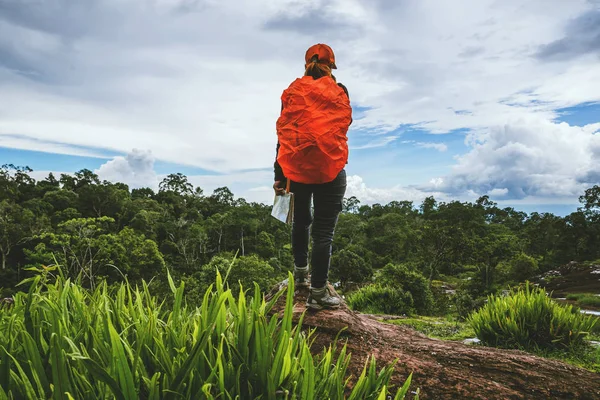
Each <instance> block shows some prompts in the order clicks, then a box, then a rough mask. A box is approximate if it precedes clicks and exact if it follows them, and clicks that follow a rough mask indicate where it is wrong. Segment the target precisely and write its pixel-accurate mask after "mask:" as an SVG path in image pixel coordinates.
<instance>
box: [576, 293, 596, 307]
mask: <svg viewBox="0 0 600 400" xmlns="http://www.w3.org/2000/svg"><path fill="white" fill-rule="evenodd" d="M578 303H579V305H581V306H584V307H586V306H588V307H600V297H599V296H596V295H588V296H584V297H582V298H580V299H579V300H578Z"/></svg>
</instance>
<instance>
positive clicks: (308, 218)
mask: <svg viewBox="0 0 600 400" xmlns="http://www.w3.org/2000/svg"><path fill="white" fill-rule="evenodd" d="M290 191H291V192H292V193H294V223H293V226H292V252H293V253H294V263H295V264H296V266H297V267H304V266H306V265H308V241H309V232H310V228H311V224H312V257H311V266H312V271H311V282H310V284H311V286H312V287H315V288H321V287H323V286H325V284H326V283H327V278H328V276H329V263H330V260H331V243H332V242H333V234H334V231H335V226H336V224H337V221H338V216H339V214H340V212H341V211H342V202H343V200H344V195H345V194H346V171H345V170H342V172H340V173H339V175H338V176H337V177H336V178H335V179H334V180H333V181H332V182H329V183H323V184H316V185H307V184H302V183H295V182H292V184H291V187H290ZM311 199H313V202H314V219H313V216H312V215H311V207H310V206H311Z"/></svg>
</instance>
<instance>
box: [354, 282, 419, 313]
mask: <svg viewBox="0 0 600 400" xmlns="http://www.w3.org/2000/svg"><path fill="white" fill-rule="evenodd" d="M347 301H348V305H349V306H350V308H352V309H353V310H358V311H361V312H363V313H369V314H389V315H403V314H406V315H410V314H414V311H415V310H414V302H413V298H412V296H411V294H410V292H406V291H404V290H402V289H400V288H397V287H396V288H394V287H391V286H382V285H369V286H365V287H362V288H360V289H359V290H357V291H356V292H353V293H352V294H350V295H349V296H348V299H347Z"/></svg>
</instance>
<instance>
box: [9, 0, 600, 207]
mask: <svg viewBox="0 0 600 400" xmlns="http://www.w3.org/2000/svg"><path fill="white" fill-rule="evenodd" d="M315 43H327V44H329V45H330V46H331V47H332V48H333V50H334V52H335V55H336V64H337V66H338V69H337V70H336V71H335V75H336V77H337V79H338V81H340V82H343V83H344V84H345V85H346V86H347V87H348V90H349V93H350V99H351V105H352V107H353V117H354V122H353V124H352V126H351V128H350V131H349V133H348V137H349V144H350V160H349V164H348V167H347V172H348V189H347V196H348V197H349V196H356V197H358V198H359V200H361V202H362V203H363V204H373V203H382V204H385V203H387V202H389V201H392V200H411V201H414V202H415V204H419V203H420V202H421V201H422V200H423V199H424V198H425V197H427V196H434V197H435V198H436V199H439V200H441V201H451V200H460V201H473V200H475V199H476V198H478V197H479V196H482V195H488V196H490V198H491V199H492V200H493V201H496V202H498V203H499V204H500V205H501V206H502V205H505V206H511V207H515V208H517V209H520V210H523V211H526V212H533V211H538V212H554V213H556V214H561V215H564V214H567V213H569V212H571V211H575V210H576V208H577V206H578V197H579V196H580V195H581V194H583V192H584V191H585V189H587V188H589V187H592V186H593V185H595V184H599V183H600V0H568V1H565V0H501V1H497V0H463V1H461V2H458V3H457V2H448V1H445V0H395V1H394V0H330V1H325V0H302V1H297V0H253V1H243V0H78V1H72V0H0V93H1V96H0V160H1V161H0V163H2V164H4V163H12V164H15V165H20V166H25V165H27V166H29V167H31V168H32V169H34V176H35V177H36V178H43V177H45V176H46V175H47V174H48V172H50V171H52V172H55V173H73V172H75V171H78V170H80V169H83V168H87V169H90V170H93V171H95V172H96V173H98V174H99V176H100V177H101V178H102V179H106V180H110V181H121V182H125V183H127V184H129V185H130V186H131V187H146V186H148V187H152V188H157V187H158V183H159V182H160V181H161V180H162V179H163V178H164V177H165V176H166V175H167V174H169V173H176V172H181V173H184V174H185V175H187V176H188V179H189V181H190V182H192V183H193V184H194V185H195V186H200V187H201V188H203V189H204V191H205V193H210V192H211V191H212V190H214V189H215V188H217V187H221V186H228V187H229V188H230V189H231V190H232V191H233V193H234V194H235V195H236V197H244V198H246V199H247V200H249V201H258V202H263V203H267V204H268V203H271V202H272V201H273V192H272V189H271V186H272V183H273V161H274V157H275V145H276V141H277V136H276V132H275V121H276V120H277V117H278V116H279V110H280V96H281V93H282V92H283V90H284V89H285V88H287V86H288V85H289V84H290V83H291V82H292V81H293V80H294V79H296V78H298V77H300V76H301V75H302V73H303V66H304V53H305V52H306V49H307V48H308V47H309V46H311V45H312V44H315Z"/></svg>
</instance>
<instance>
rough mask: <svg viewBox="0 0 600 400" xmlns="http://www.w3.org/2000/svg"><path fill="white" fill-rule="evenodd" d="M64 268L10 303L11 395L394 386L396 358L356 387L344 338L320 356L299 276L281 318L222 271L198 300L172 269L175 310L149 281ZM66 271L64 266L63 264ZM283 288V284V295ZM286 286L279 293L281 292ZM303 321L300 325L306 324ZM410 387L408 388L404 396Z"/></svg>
mask: <svg viewBox="0 0 600 400" xmlns="http://www.w3.org/2000/svg"><path fill="white" fill-rule="evenodd" d="M55 272H56V270H54V269H45V270H44V271H43V275H42V276H36V277H34V278H31V279H30V280H29V283H30V288H29V293H19V294H17V295H16V296H15V298H14V305H12V306H10V307H8V308H7V307H4V308H2V309H1V310H0V360H1V361H2V362H1V363H0V397H2V398H14V399H33V398H57V399H58V398H95V399H109V398H110V399H112V398H116V399H134V398H147V399H174V398H190V399H191V398H206V399H216V398H255V397H257V396H262V398H265V399H275V398H282V397H285V398H302V399H321V398H332V399H342V398H345V395H346V394H349V397H348V398H350V399H382V398H386V397H387V396H388V395H391V393H390V392H391V390H390V387H389V380H390V376H391V374H392V372H393V368H394V367H393V365H391V366H386V367H384V368H382V369H381V371H380V372H379V373H378V372H377V370H376V365H375V360H374V358H371V359H369V360H367V363H366V364H365V368H364V369H363V372H362V374H361V375H360V376H359V377H356V378H357V379H356V384H355V385H354V386H353V387H352V388H350V387H349V386H348V381H347V378H348V377H347V368H348V365H349V362H350V355H348V354H347V353H346V349H345V347H344V348H343V349H342V350H341V352H340V353H339V354H334V350H333V349H334V348H335V347H336V345H335V343H334V344H332V345H331V346H330V347H329V348H327V349H325V350H324V351H323V353H322V354H321V355H320V356H319V357H314V356H313V355H312V354H311V353H310V351H309V345H310V342H311V333H310V332H309V333H308V334H305V333H303V331H302V330H301V329H300V326H296V327H294V326H292V308H293V293H294V289H293V283H292V284H291V285H290V287H289V288H288V291H287V294H286V308H285V313H284V316H283V318H282V319H281V320H279V319H278V317H277V316H269V310H270V308H271V306H272V304H273V302H272V301H271V302H269V303H266V302H265V300H264V299H263V297H262V295H261V292H260V290H259V289H258V287H256V286H255V291H254V296H253V298H252V299H251V300H250V301H248V302H247V301H246V298H245V296H244V295H243V293H242V294H240V296H239V297H237V298H236V297H235V296H233V294H232V292H231V291H230V290H229V289H227V287H226V285H224V284H223V281H222V280H221V276H220V275H219V274H218V273H217V279H216V282H215V285H214V286H211V287H210V288H209V289H208V290H207V291H206V293H205V295H204V298H203V301H202V304H201V305H200V307H198V308H192V307H190V306H189V305H188V304H187V302H186V300H185V298H184V284H183V283H182V284H181V285H180V286H179V287H176V286H175V284H174V282H173V280H172V279H171V277H170V276H169V277H168V280H169V284H170V287H171V291H172V294H171V297H172V300H173V308H172V309H171V310H166V309H164V308H163V305H162V304H163V303H162V299H160V300H159V299H157V298H156V297H154V296H152V294H151V293H150V292H149V290H148V287H147V285H146V284H145V283H144V282H143V281H142V286H141V287H132V286H130V285H128V284H119V285H117V287H116V290H115V291H114V292H111V291H109V290H108V287H107V285H106V284H102V285H98V287H96V289H94V290H93V291H88V290H86V289H84V288H82V287H81V286H80V285H79V284H77V283H75V282H73V281H72V280H70V279H65V278H64V277H62V276H59V277H57V278H56V279H55V280H54V282H52V279H50V275H51V274H53V273H55ZM58 272H59V274H60V271H58ZM281 294H283V293H281ZM281 294H280V295H281ZM300 325H301V324H300ZM409 385H410V377H409V379H408V380H407V381H406V384H405V385H404V386H403V387H402V388H400V389H398V390H397V392H396V396H395V398H396V399H402V398H404V396H405V394H406V393H407V391H408V388H409Z"/></svg>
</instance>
